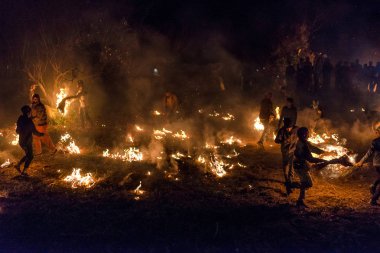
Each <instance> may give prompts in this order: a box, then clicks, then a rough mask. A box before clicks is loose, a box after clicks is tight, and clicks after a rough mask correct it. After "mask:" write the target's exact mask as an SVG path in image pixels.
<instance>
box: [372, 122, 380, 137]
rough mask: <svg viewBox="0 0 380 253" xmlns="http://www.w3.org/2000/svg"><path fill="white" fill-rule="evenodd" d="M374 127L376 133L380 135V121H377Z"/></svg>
mask: <svg viewBox="0 0 380 253" xmlns="http://www.w3.org/2000/svg"><path fill="white" fill-rule="evenodd" d="M373 129H374V130H375V133H376V135H378V136H380V122H377V123H376V124H375V125H374V127H373Z"/></svg>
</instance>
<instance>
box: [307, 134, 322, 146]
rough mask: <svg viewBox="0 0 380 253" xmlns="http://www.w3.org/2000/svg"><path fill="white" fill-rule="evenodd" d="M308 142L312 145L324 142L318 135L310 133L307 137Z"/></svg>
mask: <svg viewBox="0 0 380 253" xmlns="http://www.w3.org/2000/svg"><path fill="white" fill-rule="evenodd" d="M308 141H309V142H311V143H313V144H321V143H325V140H324V139H323V138H322V137H321V136H320V135H319V134H316V133H312V134H311V135H310V136H309V138H308Z"/></svg>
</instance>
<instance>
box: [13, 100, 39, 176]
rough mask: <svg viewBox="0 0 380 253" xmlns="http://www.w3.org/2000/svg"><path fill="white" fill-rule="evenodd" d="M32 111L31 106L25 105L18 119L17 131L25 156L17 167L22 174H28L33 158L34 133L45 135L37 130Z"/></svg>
mask: <svg viewBox="0 0 380 253" xmlns="http://www.w3.org/2000/svg"><path fill="white" fill-rule="evenodd" d="M31 111H32V110H31V108H30V107H29V106H27V105H25V106H23V107H22V108H21V112H22V115H21V116H20V117H19V118H18V120H17V128H16V133H17V134H19V145H20V147H21V148H22V149H23V150H24V152H25V156H24V157H23V158H22V159H21V160H20V161H19V162H18V164H17V165H16V166H15V168H16V170H17V171H18V172H20V174H21V175H22V176H28V174H26V171H27V169H28V168H29V165H30V163H31V162H32V160H33V134H35V135H37V136H43V135H44V134H43V133H40V132H38V131H37V130H36V128H35V126H34V123H33V121H32V119H31ZM23 163H25V164H24V169H23V171H22V172H21V170H20V166H21V165H22V164H23Z"/></svg>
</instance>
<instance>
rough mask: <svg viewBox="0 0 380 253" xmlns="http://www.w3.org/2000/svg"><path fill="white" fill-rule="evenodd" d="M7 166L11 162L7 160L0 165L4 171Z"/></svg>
mask: <svg viewBox="0 0 380 253" xmlns="http://www.w3.org/2000/svg"><path fill="white" fill-rule="evenodd" d="M9 165H11V162H10V161H9V159H7V160H6V161H5V162H4V163H3V164H2V165H0V167H1V168H3V169H4V168H6V167H8V166H9Z"/></svg>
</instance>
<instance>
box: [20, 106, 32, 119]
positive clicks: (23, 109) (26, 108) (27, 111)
mask: <svg viewBox="0 0 380 253" xmlns="http://www.w3.org/2000/svg"><path fill="white" fill-rule="evenodd" d="M31 111H32V109H30V107H29V105H24V106H23V107H21V112H22V115H24V116H28V117H30V112H31Z"/></svg>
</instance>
